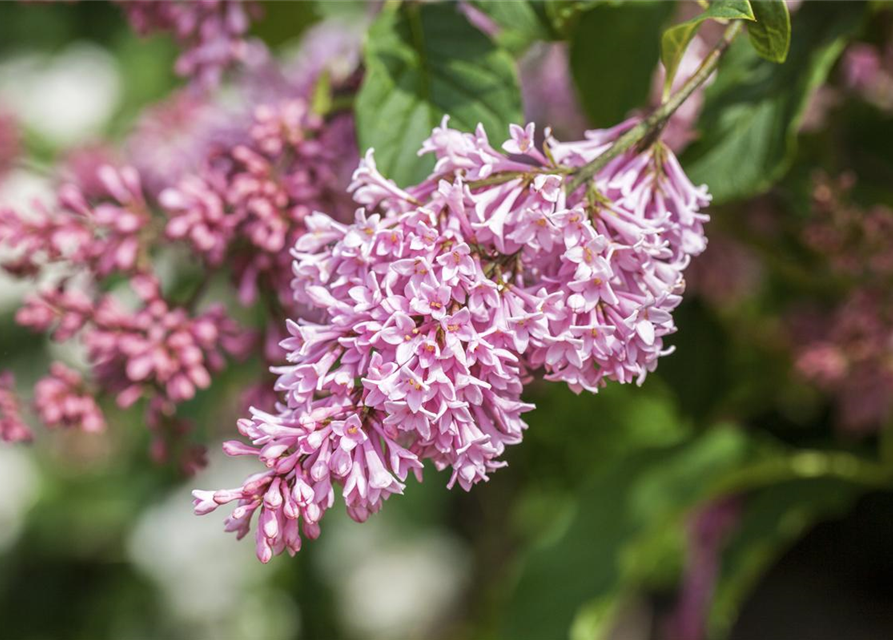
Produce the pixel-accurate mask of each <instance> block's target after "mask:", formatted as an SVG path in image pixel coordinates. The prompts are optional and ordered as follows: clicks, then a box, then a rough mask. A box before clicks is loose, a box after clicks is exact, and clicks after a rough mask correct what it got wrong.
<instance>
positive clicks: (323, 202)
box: [159, 98, 353, 306]
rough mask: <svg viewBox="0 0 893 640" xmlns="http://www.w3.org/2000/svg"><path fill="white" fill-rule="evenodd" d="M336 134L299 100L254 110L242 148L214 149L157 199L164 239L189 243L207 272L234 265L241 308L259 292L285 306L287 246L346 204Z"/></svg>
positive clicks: (344, 154)
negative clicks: (313, 220)
mask: <svg viewBox="0 0 893 640" xmlns="http://www.w3.org/2000/svg"><path fill="white" fill-rule="evenodd" d="M344 119H348V120H349V118H347V116H335V120H336V121H341V120H344ZM339 127H340V123H338V122H335V123H333V122H331V121H330V122H329V123H326V122H324V121H323V119H322V118H321V117H320V116H318V115H316V114H314V113H313V112H312V111H310V109H309V107H308V105H307V103H306V101H305V100H303V99H301V98H295V99H286V100H282V101H280V102H275V103H270V104H262V105H260V106H258V107H257V108H256V110H255V113H254V118H253V120H252V122H251V125H250V127H249V128H248V131H247V134H248V135H247V139H246V141H245V142H238V143H236V144H234V145H232V146H231V147H226V148H223V149H217V150H213V151H212V152H211V153H210V155H209V158H208V159H207V162H205V163H204V165H203V167H202V168H201V169H200V170H199V171H198V172H196V173H195V174H191V175H188V176H186V177H185V178H183V179H182V180H181V181H180V182H179V184H178V185H177V186H176V187H173V188H169V189H167V190H165V191H163V192H162V193H161V195H160V198H159V200H160V203H161V205H162V206H163V207H164V209H165V210H166V212H167V213H168V216H169V220H168V223H167V226H166V228H165V234H166V236H167V237H168V238H170V239H171V240H184V241H186V242H188V243H189V244H190V245H191V246H192V247H193V249H194V250H195V251H196V253H197V254H199V255H201V256H202V257H203V258H204V260H205V261H206V263H207V264H208V265H209V267H212V268H214V267H219V266H220V265H221V264H223V263H224V262H226V263H228V264H231V265H233V269H234V271H235V274H236V278H237V280H238V283H239V284H238V287H239V298H240V300H241V302H242V303H243V304H251V303H252V302H254V301H255V300H256V298H257V296H258V292H259V291H258V290H259V289H266V290H268V291H270V292H272V293H274V294H278V295H279V298H280V301H281V302H282V304H284V305H286V306H290V304H291V292H290V289H289V276H288V273H289V258H288V251H287V249H288V247H289V246H292V245H293V244H294V242H295V241H296V240H297V238H298V236H299V235H300V234H301V233H302V232H303V229H304V226H303V221H304V219H305V218H306V217H307V216H308V215H310V214H311V213H312V212H313V211H314V210H317V209H323V210H327V211H332V212H333V213H334V215H336V216H339V213H338V212H339V211H341V210H344V205H345V203H346V198H345V197H344V196H343V195H342V194H343V189H339V179H338V165H339V163H341V162H343V161H344V158H348V159H349V158H351V157H352V156H353V154H352V153H351V152H350V148H351V147H350V142H351V141H350V139H349V138H348V139H347V140H345V139H344V136H343V135H342V132H341V130H340V128H339Z"/></svg>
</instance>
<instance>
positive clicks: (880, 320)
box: [791, 173, 893, 433]
mask: <svg viewBox="0 0 893 640" xmlns="http://www.w3.org/2000/svg"><path fill="white" fill-rule="evenodd" d="M854 185H855V176H853V175H852V174H849V173H845V174H843V175H842V176H840V177H839V178H837V179H835V180H831V179H829V178H828V177H827V176H824V175H819V176H817V177H816V179H815V187H814V191H813V211H812V213H813V216H812V220H811V221H810V222H809V223H808V224H807V225H805V227H804V228H803V229H802V239H803V242H804V244H805V245H806V246H807V247H809V248H810V249H812V250H813V251H814V252H815V255H816V256H817V257H818V259H819V266H820V268H821V269H822V274H823V278H824V280H825V281H827V282H830V283H835V284H837V285H840V286H841V287H843V288H844V289H845V290H846V292H847V293H846V295H845V296H843V297H842V299H841V300H840V302H839V303H838V304H836V305H834V306H832V307H831V308H821V309H816V310H814V311H812V312H808V313H805V314H799V315H797V316H795V318H794V319H793V321H792V323H791V324H792V326H793V331H792V334H793V335H794V336H795V340H794V345H795V364H796V367H797V370H798V371H799V372H800V374H801V375H803V376H804V377H805V378H806V379H807V380H809V381H811V382H813V383H814V384H815V385H816V386H818V387H819V388H821V389H823V390H825V391H826V392H828V393H829V394H830V395H831V396H832V397H833V398H834V399H835V402H836V405H837V410H838V414H839V420H840V424H841V425H842V426H843V427H844V428H846V429H849V430H850V431H854V432H862V433H866V432H868V433H870V432H873V431H876V430H877V429H879V428H880V427H881V426H883V425H884V424H885V423H886V422H887V421H888V420H889V419H890V417H891V415H893V402H891V390H893V366H891V362H893V342H891V335H890V330H889V327H890V323H891V322H893V299H891V297H890V295H889V291H890V281H891V278H893V256H891V254H890V250H889V247H890V243H891V241H893V211H891V210H890V209H889V208H887V207H885V206H883V205H875V206H873V207H871V208H869V209H868V210H865V209H863V208H862V207H860V206H858V205H856V204H854V203H852V202H851V201H850V198H849V197H848V194H849V192H850V191H851V190H852V188H853V187H854Z"/></svg>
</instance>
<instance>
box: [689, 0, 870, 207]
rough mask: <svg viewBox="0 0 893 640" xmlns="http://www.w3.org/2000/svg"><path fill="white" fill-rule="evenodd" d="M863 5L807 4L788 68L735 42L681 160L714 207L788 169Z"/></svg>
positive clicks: (760, 186)
mask: <svg viewBox="0 0 893 640" xmlns="http://www.w3.org/2000/svg"><path fill="white" fill-rule="evenodd" d="M863 9H864V5H863V4H861V3H860V4H857V3H855V2H849V3H805V4H804V5H803V7H801V10H800V11H798V12H797V14H796V16H795V20H794V23H793V33H794V38H793V40H792V42H791V48H790V52H789V54H788V57H787V62H785V64H783V65H776V64H773V63H771V62H769V61H768V60H765V59H763V58H761V57H760V56H759V55H758V54H757V53H756V52H755V51H754V49H753V47H751V46H750V45H749V44H748V43H747V42H744V41H738V42H736V43H735V44H734V45H733V46H732V48H731V49H730V51H729V53H728V54H727V55H726V58H725V59H724V60H723V62H722V64H721V65H720V69H719V72H718V74H717V77H716V81H715V82H714V83H713V84H712V85H711V86H710V87H708V89H707V91H706V98H705V105H704V111H703V113H702V114H701V118H700V120H699V129H700V131H701V137H700V138H699V140H698V141H697V143H696V144H694V145H693V146H692V147H691V148H690V149H689V151H688V152H687V153H686V155H685V156H684V157H683V161H684V163H685V167H686V170H687V171H688V173H689V175H690V177H691V178H692V180H693V181H694V182H695V183H699V182H703V183H706V184H707V185H708V186H709V187H710V192H711V193H712V194H713V200H714V202H715V203H720V202H726V201H729V200H732V199H735V198H741V197H745V196H748V195H752V194H755V193H759V192H761V191H765V190H766V189H768V188H769V187H770V186H771V185H772V184H773V183H774V182H775V181H777V180H778V179H779V178H780V177H781V176H782V175H783V174H784V172H785V171H786V170H787V169H788V167H789V166H790V164H791V162H792V160H793V157H794V153H795V151H796V147H797V128H798V126H799V124H800V121H801V119H802V117H803V113H804V110H805V108H806V105H807V103H808V101H809V98H810V96H811V95H812V93H813V92H814V91H815V89H816V88H817V87H818V86H819V85H820V84H821V83H822V82H823V81H824V80H825V78H826V77H827V75H828V72H829V71H830V69H831V67H832V65H833V64H834V61H835V60H836V59H837V57H838V56H839V55H840V53H841V51H842V50H843V47H844V45H845V43H846V36H848V35H850V34H851V33H852V32H853V31H854V30H855V29H856V28H857V27H858V26H859V24H860V22H861V19H862V13H863Z"/></svg>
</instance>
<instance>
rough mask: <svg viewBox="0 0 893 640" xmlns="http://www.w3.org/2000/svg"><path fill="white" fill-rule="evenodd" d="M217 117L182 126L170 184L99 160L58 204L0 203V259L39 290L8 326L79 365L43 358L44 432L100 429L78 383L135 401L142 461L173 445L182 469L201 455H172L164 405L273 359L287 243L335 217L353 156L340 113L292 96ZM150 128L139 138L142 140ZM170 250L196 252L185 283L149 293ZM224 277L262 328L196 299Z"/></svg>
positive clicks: (126, 403)
mask: <svg viewBox="0 0 893 640" xmlns="http://www.w3.org/2000/svg"><path fill="white" fill-rule="evenodd" d="M184 100H186V98H184ZM196 105H201V107H198V106H196ZM193 108H196V109H199V108H200V109H201V111H202V113H203V114H204V113H206V110H208V109H213V107H212V106H211V105H210V103H207V102H204V101H198V99H196V100H190V101H188V108H186V110H187V111H189V112H192V110H193ZM218 116H219V117H217V116H209V118H208V120H207V121H203V122H202V123H200V124H198V125H197V126H198V128H199V129H202V130H203V131H204V128H205V125H206V124H207V122H210V121H214V122H218V121H225V122H226V125H225V126H226V127H227V131H228V134H227V135H221V136H218V137H215V136H214V135H213V134H211V133H207V135H206V133H196V131H190V132H188V133H195V134H196V135H195V136H194V137H191V138H190V139H191V140H192V141H193V142H194V144H195V146H196V147H197V148H198V149H199V150H200V151H198V152H197V153H196V155H198V156H200V158H199V159H193V160H190V161H189V162H188V163H187V165H184V166H191V167H192V169H193V170H192V172H181V174H180V175H179V176H178V182H177V183H176V184H171V183H170V182H169V181H168V180H167V179H166V178H165V177H164V176H155V177H156V178H157V180H155V181H154V184H155V185H156V187H160V188H149V189H147V188H145V187H144V185H143V180H142V178H141V175H140V172H139V171H138V170H137V169H135V168H134V167H131V166H123V167H120V168H116V167H115V166H112V165H110V164H106V162H105V160H104V159H102V158H103V157H104V156H103V154H102V153H98V154H92V155H91V156H90V157H89V158H85V159H84V161H83V162H79V163H78V165H77V167H75V168H74V170H72V171H69V172H67V173H68V175H67V176H66V177H67V178H68V179H69V180H68V181H67V182H65V183H64V184H62V185H61V186H60V187H59V189H58V193H57V200H58V203H57V205H55V206H45V205H43V204H40V203H35V205H34V206H33V207H32V208H31V210H29V211H27V212H19V211H13V210H11V209H8V208H0V243H2V244H3V245H6V247H8V249H9V251H8V252H6V253H5V254H4V261H3V263H2V264H0V267H2V268H4V269H5V270H6V271H7V272H9V273H12V274H14V275H17V276H21V277H33V278H35V279H37V280H39V281H40V282H42V283H43V285H42V286H41V287H40V289H39V291H37V292H35V293H33V294H31V295H29V296H27V298H26V300H25V302H24V304H23V305H22V307H21V308H20V309H19V310H18V312H17V314H16V319H17V322H18V323H19V324H21V325H23V326H26V327H29V328H31V329H33V330H35V331H38V332H44V333H47V334H49V335H50V336H51V337H52V338H53V339H54V340H56V341H60V342H65V341H69V340H76V341H77V342H78V343H80V344H81V345H82V346H83V348H84V349H85V351H86V355H87V358H88V361H89V364H90V369H91V371H90V376H89V381H84V380H80V379H79V378H78V377H77V376H78V374H76V373H74V372H72V371H69V370H67V369H64V367H62V365H58V366H56V365H54V367H53V371H52V372H51V375H50V377H49V378H46V379H44V380H43V381H41V382H40V383H39V384H38V388H37V389H36V390H35V396H36V398H37V403H38V406H37V409H38V411H37V413H38V414H39V416H40V417H42V418H43V419H44V421H45V422H46V423H47V425H48V426H58V425H65V426H73V425H79V426H80V427H81V428H82V429H84V430H85V431H99V430H100V426H101V425H102V424H104V419H103V417H102V414H101V412H100V410H99V408H98V404H96V403H95V402H93V403H92V404H90V402H88V401H89V400H91V399H92V398H91V395H90V394H89V393H88V391H87V390H88V389H89V390H90V391H92V392H93V393H94V394H95V393H101V394H105V395H110V396H112V397H114V399H115V401H116V402H117V404H118V405H119V406H121V407H130V406H132V405H134V404H135V403H136V402H137V401H139V400H141V399H143V400H145V403H144V411H145V422H146V424H147V425H148V426H149V428H150V429H151V430H152V432H153V435H154V436H155V442H154V444H153V446H152V450H153V453H154V455H155V457H156V458H157V459H159V460H165V459H170V458H171V457H172V456H173V455H175V454H176V455H177V456H178V457H179V458H180V460H179V461H180V463H181V464H182V466H183V467H184V468H188V469H194V468H196V467H197V466H198V465H200V463H201V460H202V458H203V456H202V455H201V454H200V453H199V452H198V451H196V450H195V449H194V448H191V449H190V448H187V450H185V451H183V450H182V449H183V447H184V446H185V445H183V442H184V436H185V435H186V434H187V433H188V431H189V425H188V423H187V422H185V421H184V420H182V419H180V418H178V417H177V415H176V413H177V407H178V406H179V405H180V404H182V403H183V402H186V401H188V400H190V399H192V398H193V397H195V395H196V394H197V392H198V391H199V390H201V389H205V388H207V387H209V386H210V385H211V383H212V379H213V376H214V374H215V373H217V372H220V371H221V370H222V369H223V368H224V367H225V365H226V362H227V359H228V358H230V357H231V358H236V359H243V358H245V357H247V356H248V355H249V354H250V353H251V352H253V351H256V350H257V345H258V344H263V346H264V350H263V351H264V353H263V355H264V357H265V358H267V359H268V360H269V361H271V362H272V361H277V362H278V361H281V359H282V352H281V350H280V347H279V346H278V344H279V342H280V341H281V339H282V337H283V336H282V333H283V332H284V327H285V319H286V317H287V316H292V315H294V314H295V313H297V312H296V303H295V302H294V300H293V296H292V293H291V288H290V286H289V281H290V279H291V276H290V258H289V255H288V248H289V247H291V246H293V245H294V244H295V242H296V241H297V239H298V238H299V237H300V235H301V234H302V233H304V230H305V226H304V220H305V219H306V218H307V217H308V216H309V215H310V214H311V213H312V212H313V211H315V210H319V209H323V210H326V211H329V212H331V213H332V214H333V215H335V216H337V217H341V218H344V217H345V215H344V214H347V213H349V212H350V211H352V209H353V205H352V204H350V198H349V196H348V195H347V194H345V193H344V189H343V185H344V184H346V179H345V178H343V177H341V176H343V174H344V169H343V167H344V165H345V164H348V165H353V166H355V163H356V161H355V158H356V152H355V151H354V143H353V136H352V119H351V117H350V116H349V115H348V114H333V115H331V116H330V117H329V118H328V119H324V118H322V117H321V116H319V115H317V114H314V113H312V112H310V110H309V109H308V107H307V102H306V101H305V99H304V98H301V97H283V98H282V99H281V100H273V101H271V102H269V103H262V104H260V105H259V106H257V107H256V108H255V109H254V110H253V115H251V116H239V115H237V114H230V115H223V112H222V110H221V111H220V112H218ZM211 128H213V127H211ZM143 133H145V132H140V135H142V134H143ZM154 133H156V134H157V131H155V132H154ZM152 134H153V132H148V133H146V135H145V138H144V139H143V142H145V143H146V145H148V146H149V147H151V144H149V142H150V139H152V138H153V135H152ZM187 137H189V136H187ZM154 138H155V140H156V141H157V139H158V137H157V135H155V136H154ZM94 155H95V156H96V157H97V158H100V160H95V159H94V158H93V156H94ZM339 185H340V188H339ZM345 205H349V206H347V207H345ZM177 246H179V247H180V250H179V253H180V254H181V255H182V253H183V252H182V249H183V248H188V249H189V253H190V254H191V255H192V256H195V259H194V260H193V263H194V264H193V266H194V269H193V270H194V271H198V274H196V277H193V278H192V281H190V282H187V283H186V284H185V285H184V284H183V283H181V282H179V280H178V279H179V277H180V276H179V274H176V276H175V277H174V281H173V282H166V283H165V286H162V280H163V278H161V277H160V275H159V274H163V273H164V272H165V269H166V266H164V265H166V264H170V263H171V261H172V260H176V259H177V257H176V254H177V249H176V247H177ZM187 271H189V270H187ZM218 274H221V275H222V276H223V277H218ZM226 276H229V282H230V283H231V284H232V286H231V288H230V289H229V290H226V289H225V288H224V289H223V299H224V300H226V301H228V302H230V303H231V304H232V305H233V306H235V305H239V306H249V305H255V304H256V305H259V306H261V307H262V308H263V311H264V317H265V318H266V319H267V321H268V326H267V327H266V328H265V329H264V330H263V331H262V332H258V331H254V330H247V329H245V328H243V327H241V326H240V325H239V324H237V323H236V321H235V320H233V319H232V318H231V317H230V315H229V313H228V312H227V310H226V308H225V307H224V306H223V305H222V304H211V305H208V304H206V303H205V302H204V300H205V297H206V294H207V292H208V288H209V286H210V285H211V284H212V283H213V284H214V285H215V286H216V285H217V283H218V282H219V281H223V282H226ZM170 279H171V277H168V280H170ZM184 286H186V287H191V290H192V293H191V295H184V294H183V287H184ZM189 290H190V289H188V288H187V290H186V292H187V293H189ZM216 291H219V290H215V292H216ZM184 298H187V299H186V300H184ZM200 303H201V305H200ZM259 333H262V335H260V336H259V335H258V334H259ZM259 337H260V338H262V339H261V340H258V338H259ZM267 395H269V394H267ZM254 397H255V398H260V396H258V395H257V394H255V396H254ZM274 402H275V400H274V399H273V400H270V401H269V404H266V405H264V404H261V405H260V406H272V405H273V403H274Z"/></svg>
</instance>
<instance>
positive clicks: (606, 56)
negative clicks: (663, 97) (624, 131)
mask: <svg viewBox="0 0 893 640" xmlns="http://www.w3.org/2000/svg"><path fill="white" fill-rule="evenodd" d="M674 8H675V3H673V2H662V1H657V2H645V1H641V2H627V3H624V4H619V5H613V4H602V5H598V6H596V7H594V8H592V9H589V10H588V11H586V12H585V13H583V14H582V15H581V16H580V18H579V21H578V23H577V25H576V27H575V28H574V30H573V34H572V36H571V43H570V65H571V73H572V74H573V78H574V84H575V85H576V87H577V94H578V95H579V97H580V103H581V105H582V106H583V108H584V109H585V111H586V115H587V116H588V117H589V120H590V122H591V123H592V124H593V125H595V126H598V127H603V126H604V127H607V126H611V125H614V124H616V123H617V122H619V121H620V120H622V119H623V118H625V117H626V116H627V114H629V112H630V110H632V109H636V108H638V107H644V106H645V104H646V102H647V100H648V95H649V93H650V92H651V78H652V76H653V74H654V68H655V66H656V65H657V63H658V58H659V56H660V51H659V42H658V39H657V35H658V34H659V33H660V30H661V28H662V27H663V26H664V25H665V24H666V23H667V21H668V20H669V19H670V16H671V15H672V13H673V9H674Z"/></svg>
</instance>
